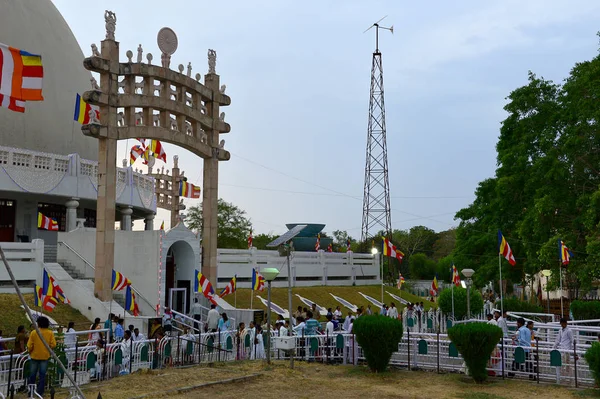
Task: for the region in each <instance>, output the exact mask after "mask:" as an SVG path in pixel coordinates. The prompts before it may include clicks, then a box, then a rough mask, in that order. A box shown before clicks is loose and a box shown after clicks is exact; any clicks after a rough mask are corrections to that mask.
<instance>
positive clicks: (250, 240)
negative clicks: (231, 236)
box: [248, 229, 253, 249]
mask: <svg viewBox="0 0 600 399" xmlns="http://www.w3.org/2000/svg"><path fill="white" fill-rule="evenodd" d="M252 240H253V238H252V229H250V235H249V236H248V249H250V248H252Z"/></svg>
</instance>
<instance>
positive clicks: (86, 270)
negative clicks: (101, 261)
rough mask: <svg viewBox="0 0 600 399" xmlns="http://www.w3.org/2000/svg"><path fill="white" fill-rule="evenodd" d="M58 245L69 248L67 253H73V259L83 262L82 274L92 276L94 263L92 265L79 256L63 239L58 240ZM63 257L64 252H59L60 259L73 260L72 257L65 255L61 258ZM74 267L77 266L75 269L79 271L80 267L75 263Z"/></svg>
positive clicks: (86, 276) (87, 276)
mask: <svg viewBox="0 0 600 399" xmlns="http://www.w3.org/2000/svg"><path fill="white" fill-rule="evenodd" d="M58 245H62V246H64V247H65V248H67V249H68V250H69V253H72V254H73V255H75V259H76V260H75V261H76V262H78V263H80V264H81V263H83V276H84V277H85V278H94V270H95V268H94V265H92V264H91V263H90V262H88V261H87V260H86V259H85V258H84V257H83V256H81V255H80V254H79V252H77V251H75V250H74V249H73V248H72V247H71V246H70V245H69V244H67V243H66V242H64V241H58ZM63 257H65V254H64V253H61V260H66V261H68V262H70V263H71V262H73V260H72V259H73V257H70V256H67V257H66V258H64V259H62V258H63ZM73 266H74V267H76V268H77V271H81V269H82V268H80V267H79V266H78V265H77V264H73Z"/></svg>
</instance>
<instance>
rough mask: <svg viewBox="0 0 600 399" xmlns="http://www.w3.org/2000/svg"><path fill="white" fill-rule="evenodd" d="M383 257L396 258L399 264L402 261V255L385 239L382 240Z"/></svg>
mask: <svg viewBox="0 0 600 399" xmlns="http://www.w3.org/2000/svg"><path fill="white" fill-rule="evenodd" d="M383 255H385V256H390V257H392V258H396V259H398V261H400V262H402V259H404V254H403V253H402V252H401V251H399V250H398V249H396V246H395V245H394V244H392V242H391V241H390V240H388V239H387V238H385V237H384V238H383Z"/></svg>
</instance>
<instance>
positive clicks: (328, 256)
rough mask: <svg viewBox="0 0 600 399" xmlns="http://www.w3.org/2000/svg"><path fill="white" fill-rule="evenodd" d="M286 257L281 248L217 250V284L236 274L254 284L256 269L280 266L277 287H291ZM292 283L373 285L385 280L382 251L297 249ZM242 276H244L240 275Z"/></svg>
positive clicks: (240, 283) (244, 285) (247, 285)
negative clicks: (253, 272)
mask: <svg viewBox="0 0 600 399" xmlns="http://www.w3.org/2000/svg"><path fill="white" fill-rule="evenodd" d="M285 262H286V258H285V257H282V256H280V255H279V252H278V251H263V250H257V249H256V248H252V249H247V250H246V249H218V250H217V270H218V281H217V287H219V288H221V287H224V286H226V285H227V284H228V283H229V280H231V278H232V277H233V276H234V275H237V276H238V279H237V284H238V286H239V287H241V288H250V285H251V276H252V269H257V270H259V271H260V270H261V269H263V268H267V267H269V268H270V267H274V268H277V269H279V271H280V274H279V276H278V277H277V278H276V279H275V281H273V283H272V284H273V287H287V281H288V272H287V267H286V266H285ZM290 269H291V274H292V275H291V280H292V285H293V286H295V287H299V286H315V285H331V286H335V285H369V284H373V285H375V284H381V279H380V266H379V255H375V256H374V255H372V254H361V253H353V252H345V253H339V252H325V251H322V250H321V251H319V252H293V253H292V256H291V257H290ZM240 276H242V277H240Z"/></svg>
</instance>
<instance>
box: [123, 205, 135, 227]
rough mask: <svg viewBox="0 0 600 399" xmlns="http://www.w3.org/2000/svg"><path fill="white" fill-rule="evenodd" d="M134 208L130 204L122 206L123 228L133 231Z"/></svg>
mask: <svg viewBox="0 0 600 399" xmlns="http://www.w3.org/2000/svg"><path fill="white" fill-rule="evenodd" d="M132 213H133V209H132V208H131V207H130V206H128V207H125V208H121V230H124V231H131V214H132Z"/></svg>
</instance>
